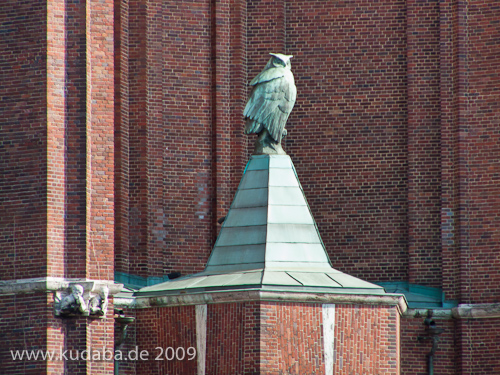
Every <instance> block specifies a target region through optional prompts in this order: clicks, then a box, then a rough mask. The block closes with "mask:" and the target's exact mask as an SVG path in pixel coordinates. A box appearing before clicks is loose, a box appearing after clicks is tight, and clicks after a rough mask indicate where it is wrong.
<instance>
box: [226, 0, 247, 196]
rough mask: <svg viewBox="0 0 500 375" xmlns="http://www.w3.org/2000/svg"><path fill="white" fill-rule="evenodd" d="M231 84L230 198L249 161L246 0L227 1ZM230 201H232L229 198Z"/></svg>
mask: <svg viewBox="0 0 500 375" xmlns="http://www.w3.org/2000/svg"><path fill="white" fill-rule="evenodd" d="M230 30H231V38H230V53H229V70H230V77H231V82H230V88H231V96H230V100H231V117H230V127H232V129H231V130H232V134H231V175H230V186H229V199H232V197H233V196H234V193H235V192H236V189H237V188H238V184H239V182H240V179H241V176H242V174H243V170H244V168H245V165H246V163H247V161H248V158H247V153H248V151H247V149H248V140H247V136H246V135H245V134H244V127H245V125H244V121H243V110H244V108H245V105H246V101H247V84H248V76H247V1H246V0H231V1H230ZM229 204H231V202H229Z"/></svg>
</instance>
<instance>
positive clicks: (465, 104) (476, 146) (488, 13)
mask: <svg viewBox="0 0 500 375" xmlns="http://www.w3.org/2000/svg"><path fill="white" fill-rule="evenodd" d="M459 17H460V20H459V22H460V36H459V38H460V39H459V40H460V44H459V46H460V47H459V48H460V58H461V59H460V64H461V70H460V101H461V106H460V117H461V120H460V124H459V126H460V159H461V161H463V162H462V163H461V164H460V184H461V191H460V194H461V197H463V198H462V201H463V202H464V206H463V208H462V211H461V218H460V219H461V238H460V246H461V248H460V250H461V260H460V262H461V265H462V267H461V273H460V279H461V294H462V300H463V301H464V302H469V303H482V302H498V296H499V295H500V272H499V271H498V270H499V269H500V251H499V250H500V232H499V230H498V227H499V220H500V195H499V194H498V176H499V172H500V164H499V163H498V160H499V159H500V133H499V132H498V124H499V123H500V86H499V84H498V82H499V79H500V56H499V52H498V51H499V48H500V30H499V28H498V22H500V8H499V7H498V4H497V2H496V1H474V2H471V3H468V2H463V3H462V2H459ZM462 119H463V120H462Z"/></svg>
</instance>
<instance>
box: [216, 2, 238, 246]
mask: <svg viewBox="0 0 500 375" xmlns="http://www.w3.org/2000/svg"><path fill="white" fill-rule="evenodd" d="M230 5H231V4H230V1H229V0H212V2H211V17H212V29H211V37H212V173H213V177H212V178H213V192H214V195H213V199H214V200H213V211H212V212H213V215H212V225H213V234H212V242H215V238H216V235H217V232H218V227H217V219H218V218H220V217H223V216H225V215H226V214H227V211H228V209H229V205H230V204H231V202H230V199H231V198H230V197H229V190H230V166H231V146H232V144H231V142H232V140H231V135H232V133H233V132H232V131H231V126H232V124H231V123H230V110H231V106H230V103H229V100H230V90H231V84H230V83H231V75H230V66H231V63H232V62H231V61H230V37H231V30H230V11H231V10H230Z"/></svg>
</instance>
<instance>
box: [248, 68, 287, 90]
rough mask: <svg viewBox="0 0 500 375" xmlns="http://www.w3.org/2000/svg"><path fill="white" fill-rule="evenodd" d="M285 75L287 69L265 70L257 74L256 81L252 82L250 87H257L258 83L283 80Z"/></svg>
mask: <svg viewBox="0 0 500 375" xmlns="http://www.w3.org/2000/svg"><path fill="white" fill-rule="evenodd" d="M284 75H285V69H283V68H271V69H264V70H263V71H262V72H260V73H259V74H257V76H255V78H254V79H252V80H251V81H250V86H255V85H257V84H258V83H263V82H267V81H271V80H273V79H276V78H281V77H283V76H284Z"/></svg>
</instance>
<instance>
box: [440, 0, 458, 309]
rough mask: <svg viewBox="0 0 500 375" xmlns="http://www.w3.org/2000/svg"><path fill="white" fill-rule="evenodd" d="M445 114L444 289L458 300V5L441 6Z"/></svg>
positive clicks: (442, 115) (442, 238)
mask: <svg viewBox="0 0 500 375" xmlns="http://www.w3.org/2000/svg"><path fill="white" fill-rule="evenodd" d="M439 7H440V8H439V16H440V21H439V24H440V30H439V45H440V51H439V54H440V62H439V67H440V69H439V71H440V98H441V100H440V105H441V108H440V114H441V248H442V268H443V270H442V272H443V285H442V287H443V290H444V292H445V294H446V298H447V299H458V290H459V278H458V276H459V274H458V271H459V253H458V245H459V241H458V240H459V237H458V234H459V233H458V215H459V212H458V163H459V159H458V75H457V73H458V61H457V59H458V46H457V42H458V40H457V36H458V35H457V27H458V25H457V21H458V19H457V2H456V1H454V0H448V1H440V3H439Z"/></svg>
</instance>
